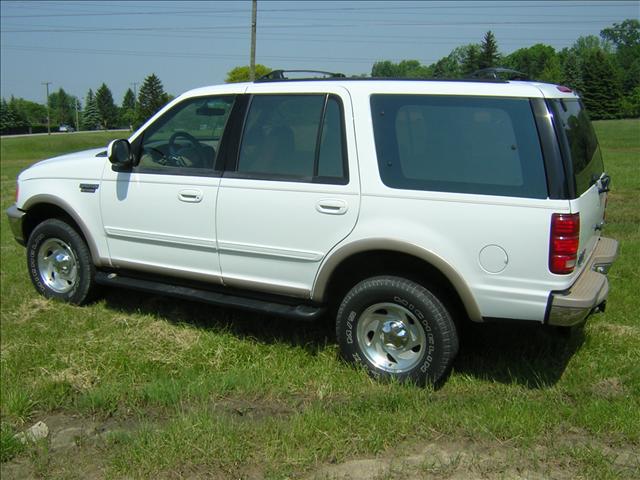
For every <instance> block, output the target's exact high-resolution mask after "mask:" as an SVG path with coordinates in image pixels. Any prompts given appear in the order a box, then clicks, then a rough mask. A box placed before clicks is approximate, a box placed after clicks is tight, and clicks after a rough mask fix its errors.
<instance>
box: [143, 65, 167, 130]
mask: <svg viewBox="0 0 640 480" xmlns="http://www.w3.org/2000/svg"><path fill="white" fill-rule="evenodd" d="M165 103H167V94H166V93H165V91H164V88H163V86H162V82H161V81H160V79H159V78H158V77H157V76H156V75H155V73H152V74H151V75H149V76H148V77H147V78H145V79H144V82H143V83H142V86H141V87H140V93H139V94H138V103H137V107H138V108H137V112H136V123H137V125H142V124H143V123H144V122H146V121H147V120H149V119H150V118H151V117H152V116H153V115H154V114H155V113H156V112H157V111H158V110H160V109H161V108H162V107H163V106H164V104H165Z"/></svg>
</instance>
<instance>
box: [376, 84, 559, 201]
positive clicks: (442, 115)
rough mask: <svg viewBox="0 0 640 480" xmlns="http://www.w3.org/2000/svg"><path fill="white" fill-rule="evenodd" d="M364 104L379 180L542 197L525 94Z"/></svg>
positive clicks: (392, 98)
mask: <svg viewBox="0 0 640 480" xmlns="http://www.w3.org/2000/svg"><path fill="white" fill-rule="evenodd" d="M371 108H372V115H373V125H374V135H375V141H376V151H377V156H378V166H379V170H380V176H381V179H382V181H383V183H385V185H387V186H389V187H391V188H400V189H413V190H433V191H442V192H459V193H477V194H487V195H503V196H518V197H530V198H546V197H547V185H546V177H545V172H544V163H543V158H542V152H541V149H540V142H539V139H538V134H537V130H536V125H535V120H534V116H533V112H532V109H531V105H530V103H529V100H528V99H519V98H518V99H514V98H489V97H471V96H433V95H382V94H381V95H372V97H371Z"/></svg>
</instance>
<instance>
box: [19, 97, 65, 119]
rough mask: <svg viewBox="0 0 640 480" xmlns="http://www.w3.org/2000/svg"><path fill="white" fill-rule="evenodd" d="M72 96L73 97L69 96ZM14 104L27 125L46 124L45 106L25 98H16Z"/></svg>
mask: <svg viewBox="0 0 640 480" xmlns="http://www.w3.org/2000/svg"><path fill="white" fill-rule="evenodd" d="M71 98H74V97H71ZM16 105H17V108H18V110H19V111H20V112H22V113H23V114H24V115H25V116H26V118H27V122H28V123H29V125H32V126H33V125H46V123H47V107H46V106H44V105H42V104H40V103H36V102H31V101H29V100H25V99H24V98H16Z"/></svg>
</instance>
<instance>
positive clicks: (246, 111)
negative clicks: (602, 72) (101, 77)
mask: <svg viewBox="0 0 640 480" xmlns="http://www.w3.org/2000/svg"><path fill="white" fill-rule="evenodd" d="M609 184H610V178H609V176H608V175H607V174H606V173H605V171H604V165H603V161H602V156H601V153H600V148H599V146H598V141H597V139H596V136H595V133H594V131H593V128H592V126H591V123H590V121H589V117H588V115H587V113H586V111H585V109H584V105H583V104H582V102H581V100H580V98H579V96H578V95H576V94H575V93H574V92H572V91H571V90H570V89H568V88H566V87H563V86H558V85H551V84H545V83H539V82H533V81H505V80H499V79H475V80H468V81H423V80H413V81H405V80H377V79H369V80H362V79H346V78H344V77H340V76H337V75H335V76H330V78H327V79H321V80H320V79H297V80H289V79H287V78H286V73H285V72H283V71H276V72H273V73H272V74H271V75H270V76H267V77H266V78H263V79H261V80H259V81H256V82H253V83H243V84H225V85H219V86H212V87H205V88H199V89H196V90H191V91H189V92H187V93H185V94H183V95H181V96H180V97H178V98H176V99H175V100H173V101H172V102H171V103H169V104H168V105H167V106H165V107H164V108H163V109H162V110H161V111H159V112H158V113H157V114H156V115H155V116H154V117H153V118H151V119H150V120H149V121H148V122H147V123H146V124H144V125H143V126H142V127H141V128H140V129H139V130H138V131H136V132H135V133H134V134H133V135H132V136H131V137H130V138H129V139H128V140H124V139H122V140H115V141H113V142H112V143H110V144H109V146H108V148H107V149H106V150H105V149H104V148H99V149H94V150H89V151H86V152H80V153H73V154H70V155H64V156H62V157H58V158H54V159H50V160H45V161H42V162H40V163H37V164H35V165H33V166H32V167H30V168H28V169H27V170H25V171H23V172H22V173H21V174H20V175H19V177H18V194H17V199H16V203H15V205H14V206H12V207H11V208H10V209H9V210H8V215H9V220H10V222H11V227H12V230H13V234H14V236H15V238H16V239H17V240H18V241H19V242H20V243H22V244H23V245H26V247H27V249H26V250H27V267H28V274H29V276H30V277H31V280H32V282H33V284H34V286H35V288H36V290H37V291H38V292H40V293H41V294H42V295H44V296H46V297H50V298H57V299H60V300H63V301H66V302H70V303H75V304H82V303H84V302H86V301H87V300H88V299H89V298H90V297H91V294H92V292H93V291H94V287H95V286H96V284H102V285H108V286H113V287H120V288H128V289H134V290H141V291H147V292H156V293H160V294H165V295H171V296H176V297H182V298H188V299H193V300H198V301H202V302H208V303H211V304H216V305H226V306H229V307H232V308H240V309H246V310H252V311H261V312H267V313H270V314H273V315H278V316H280V317H284V318H290V319H302V320H311V319H316V318H318V317H320V316H322V315H332V316H334V319H335V328H336V335H337V340H338V343H339V345H340V349H341V352H342V356H343V357H344V359H346V360H347V361H349V362H354V363H357V364H360V365H362V366H364V367H365V368H366V369H367V370H368V371H369V372H370V373H371V374H372V375H373V376H375V377H379V378H394V379H398V380H400V381H409V382H414V383H417V384H425V383H434V382H439V381H442V380H443V379H445V378H446V376H447V372H448V371H449V369H450V368H451V365H452V362H453V360H454V358H455V356H456V354H457V352H458V333H459V329H460V327H461V325H463V324H464V323H465V322H494V321H500V322H506V321H509V322H533V323H536V324H539V325H552V326H558V327H571V326H574V325H579V324H581V323H582V322H584V321H585V320H586V318H587V317H588V316H589V315H590V314H592V313H594V312H597V311H602V310H603V309H604V306H605V302H606V299H607V296H608V292H609V283H608V280H607V276H606V274H607V272H608V270H609V268H610V266H611V265H612V264H613V262H614V260H615V258H616V255H617V250H618V243H617V242H616V241H615V240H613V239H610V238H606V237H604V236H602V235H601V233H602V229H603V226H604V212H605V206H606V202H607V192H608V191H609Z"/></svg>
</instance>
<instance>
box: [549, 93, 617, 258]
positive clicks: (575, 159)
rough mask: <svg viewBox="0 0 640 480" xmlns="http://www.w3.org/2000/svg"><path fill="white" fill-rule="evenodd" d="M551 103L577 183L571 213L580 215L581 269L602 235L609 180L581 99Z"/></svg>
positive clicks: (573, 176)
mask: <svg viewBox="0 0 640 480" xmlns="http://www.w3.org/2000/svg"><path fill="white" fill-rule="evenodd" d="M549 103H550V104H551V108H552V111H553V114H554V118H555V122H556V127H557V129H558V133H559V138H560V143H561V150H562V151H563V155H564V156H565V159H566V160H567V162H566V167H567V170H568V173H569V177H570V180H571V179H573V180H574V181H575V194H574V195H573V196H572V198H573V200H571V211H572V212H573V213H580V246H579V250H578V266H580V265H581V264H582V263H584V261H585V260H586V259H588V258H589V255H590V254H591V252H592V251H593V249H594V248H595V245H596V243H597V241H598V237H599V236H600V229H601V228H602V223H603V221H604V210H605V204H606V201H607V193H606V190H607V188H605V187H606V186H607V185H608V177H607V176H606V175H605V174H604V165H603V162H602V154H601V152H600V146H599V145H598V139H597V138H596V135H595V132H594V130H593V126H592V125H591V121H590V120H589V117H588V115H587V113H586V111H585V110H584V107H583V105H582V103H581V102H580V101H579V100H578V99H552V100H550V101H549Z"/></svg>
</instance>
